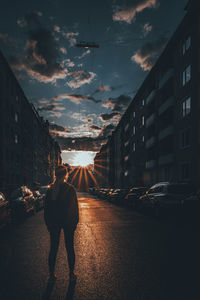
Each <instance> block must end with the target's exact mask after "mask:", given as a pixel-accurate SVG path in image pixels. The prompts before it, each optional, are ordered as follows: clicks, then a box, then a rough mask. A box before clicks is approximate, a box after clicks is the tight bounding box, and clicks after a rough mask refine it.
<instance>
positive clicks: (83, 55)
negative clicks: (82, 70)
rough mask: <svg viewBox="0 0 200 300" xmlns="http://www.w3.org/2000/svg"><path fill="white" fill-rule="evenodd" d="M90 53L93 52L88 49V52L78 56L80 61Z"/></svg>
mask: <svg viewBox="0 0 200 300" xmlns="http://www.w3.org/2000/svg"><path fill="white" fill-rule="evenodd" d="M90 53H91V50H90V49H88V50H87V51H85V52H83V54H82V55H80V56H78V59H82V58H84V57H85V56H86V55H88V54H90Z"/></svg>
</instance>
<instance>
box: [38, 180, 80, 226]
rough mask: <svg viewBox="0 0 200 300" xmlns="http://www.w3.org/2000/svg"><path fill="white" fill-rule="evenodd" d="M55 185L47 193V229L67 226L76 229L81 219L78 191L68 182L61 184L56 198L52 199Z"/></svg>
mask: <svg viewBox="0 0 200 300" xmlns="http://www.w3.org/2000/svg"><path fill="white" fill-rule="evenodd" d="M52 191H53V186H51V187H50V188H49V189H48V190H47V193H46V197H45V201H44V219H45V223H46V226H47V229H48V230H49V231H50V230H51V229H53V228H66V229H69V230H75V229H76V226H77V224H78V221H79V210H78V201H77V196H76V191H75V189H74V187H73V186H72V185H71V184H69V183H67V182H62V183H61V184H60V188H59V192H58V195H57V197H56V199H52Z"/></svg>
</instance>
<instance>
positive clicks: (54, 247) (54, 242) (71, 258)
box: [49, 228, 75, 274]
mask: <svg viewBox="0 0 200 300" xmlns="http://www.w3.org/2000/svg"><path fill="white" fill-rule="evenodd" d="M63 231H64V237H65V247H66V251H67V258H68V264H69V269H70V272H73V271H74V265H75V252H74V231H73V230H69V229H68V230H67V229H65V228H64V229H63ZM60 232H61V228H55V229H51V230H50V251H49V272H50V274H53V273H54V269H55V264H56V256H57V252H58V247H59V241H60Z"/></svg>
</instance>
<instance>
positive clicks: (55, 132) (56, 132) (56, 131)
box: [49, 123, 71, 138]
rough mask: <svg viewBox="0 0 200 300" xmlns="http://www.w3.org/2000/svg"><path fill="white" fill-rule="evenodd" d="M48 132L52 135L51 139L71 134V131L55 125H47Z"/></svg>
mask: <svg viewBox="0 0 200 300" xmlns="http://www.w3.org/2000/svg"><path fill="white" fill-rule="evenodd" d="M49 132H50V134H51V135H52V137H53V138H54V137H56V136H64V137H65V136H66V137H67V136H68V135H69V133H71V130H69V129H68V128H66V127H63V126H60V125H57V124H55V123H49Z"/></svg>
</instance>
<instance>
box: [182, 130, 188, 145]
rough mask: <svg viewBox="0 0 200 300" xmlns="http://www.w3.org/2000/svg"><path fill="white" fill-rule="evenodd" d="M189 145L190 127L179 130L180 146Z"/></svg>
mask: <svg viewBox="0 0 200 300" xmlns="http://www.w3.org/2000/svg"><path fill="white" fill-rule="evenodd" d="M188 146H190V128H187V129H185V130H184V131H182V132H181V148H186V147H188Z"/></svg>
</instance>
